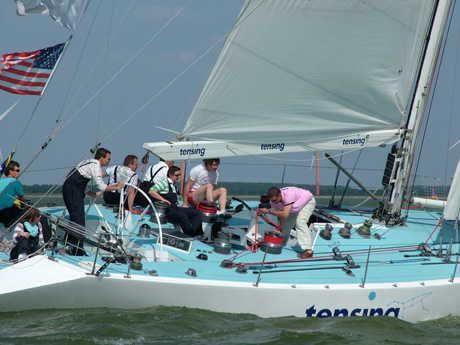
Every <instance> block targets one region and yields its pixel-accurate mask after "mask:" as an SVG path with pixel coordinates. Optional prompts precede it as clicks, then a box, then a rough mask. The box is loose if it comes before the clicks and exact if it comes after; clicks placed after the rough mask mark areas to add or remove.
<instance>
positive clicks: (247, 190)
mask: <svg viewBox="0 0 460 345" xmlns="http://www.w3.org/2000/svg"><path fill="white" fill-rule="evenodd" d="M271 186H277V187H281V186H280V185H279V184H274V183H249V182H219V187H225V188H227V190H228V194H229V195H235V196H237V195H262V194H266V193H267V190H268V189H269V188H270V187H271ZM294 186H296V187H300V188H304V189H308V190H309V191H311V192H312V193H313V194H315V192H316V186H315V185H308V184H297V185H294ZM50 188H52V185H47V184H41V185H39V184H34V185H31V186H27V185H24V193H26V194H31V193H40V194H44V193H46V192H48V191H49V190H50ZM344 189H345V187H343V186H337V188H336V190H335V194H336V195H337V196H339V195H342V194H343V191H344ZM414 192H415V195H419V196H422V195H425V192H426V191H425V189H424V188H423V187H422V186H416V187H415V190H414ZM55 193H61V187H60V186H59V187H58V188H57V189H56V191H55ZM333 193H334V187H333V186H320V194H321V195H332V194H333ZM375 194H376V196H380V195H381V194H382V190H379V191H377V192H376V193H375ZM346 195H349V196H353V195H356V196H361V195H365V193H364V192H363V191H362V190H361V189H359V188H355V187H353V188H352V187H348V188H347V191H346Z"/></svg>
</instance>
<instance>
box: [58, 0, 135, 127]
mask: <svg viewBox="0 0 460 345" xmlns="http://www.w3.org/2000/svg"><path fill="white" fill-rule="evenodd" d="M101 2H102V1H101ZM101 2H100V3H101ZM133 4H134V0H131V4H130V6H129V7H128V9H127V10H126V11H125V13H124V15H123V17H122V18H121V20H120V22H119V23H118V26H117V27H116V29H115V30H114V33H113V34H112V36H111V37H110V39H109V42H110V41H111V40H112V39H113V38H114V36H115V34H116V33H117V32H118V30H119V29H120V27H121V24H122V23H123V22H124V20H125V18H126V16H127V15H128V13H129V11H130V10H131V8H132V6H133ZM96 16H97V13H96V15H95V16H94V19H96ZM91 32H92V27H91V28H90V30H89V33H88V37H89V34H90V33H91ZM85 46H86V45H85ZM106 49H107V44H106V46H105V47H104V49H103V50H102V51H101V53H100V54H99V56H98V57H97V58H96V59H95V61H94V64H93V66H92V68H91V69H90V71H89V72H88V74H87V76H86V78H85V80H84V81H83V83H82V84H81V86H80V88H79V89H78V90H77V92H76V93H75V95H74V97H73V98H72V100H71V102H70V103H69V105H68V106H67V109H66V111H65V112H64V116H65V115H66V114H67V113H68V112H69V110H70V107H71V106H72V104H73V103H74V102H75V100H76V99H77V97H78V96H79V94H80V92H81V90H82V89H83V87H84V86H85V85H86V83H87V81H88V79H89V77H90V76H91V75H92V74H93V72H94V69H95V68H96V65H97V64H98V62H99V60H100V59H101V58H102V56H103V55H104V52H105V50H106ZM83 51H84V50H82V54H83ZM80 60H81V57H80ZM131 61H132V59H131V60H130V61H129V62H128V63H127V64H129V63H130V62H131ZM79 62H80V61H79ZM127 64H126V65H125V66H123V67H122V69H121V70H120V71H118V72H117V73H116V74H115V75H114V76H113V77H112V78H111V79H110V80H109V81H108V82H107V83H106V84H105V85H104V87H103V88H105V87H106V86H107V85H108V84H110V83H111V82H112V81H113V80H114V79H115V78H116V77H117V76H118V74H119V73H120V72H121V71H122V70H123V69H124V68H126V66H127ZM100 92H101V90H99V91H97V92H96V93H95V94H94V95H93V96H92V97H91V98H90V100H89V101H88V102H87V103H85V104H84V105H83V106H82V107H81V108H80V110H79V111H77V112H76V113H75V114H74V115H73V116H72V117H71V118H70V119H69V120H68V121H67V122H66V123H65V124H63V125H62V128H65V127H66V126H67V125H68V124H69V123H70V122H71V121H72V120H73V119H74V118H75V117H76V116H77V115H78V114H80V113H81V112H82V111H83V109H85V108H86V106H87V105H88V104H89V103H91V101H92V100H93V99H94V98H96V97H97V96H98V95H99V93H100Z"/></svg>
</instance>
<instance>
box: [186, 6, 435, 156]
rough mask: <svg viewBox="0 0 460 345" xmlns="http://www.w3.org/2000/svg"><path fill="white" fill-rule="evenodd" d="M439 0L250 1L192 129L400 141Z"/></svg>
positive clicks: (253, 137)
mask: <svg viewBox="0 0 460 345" xmlns="http://www.w3.org/2000/svg"><path fill="white" fill-rule="evenodd" d="M434 3H435V1H423V2H420V1H418V0H408V1H397V0H388V1H380V0H372V1H365V2H363V1H355V0H349V1H343V0H330V1H300V0H287V1H272V0H265V1H263V2H261V1H260V0H258V1H257V0H256V1H247V2H246V4H245V6H244V7H243V10H242V12H241V13H240V16H239V19H238V20H237V22H236V24H235V26H234V30H232V32H231V33H230V35H229V37H228V39H227V41H226V43H225V45H224V47H223V49H222V52H221V54H220V56H219V58H218V60H217V62H216V65H215V67H214V69H213V71H212V73H211V75H210V77H209V79H208V81H207V83H206V85H205V87H204V89H203V92H202V94H201V96H200V98H199V99H198V101H197V103H196V106H195V108H194V109H193V111H192V114H191V116H190V118H189V120H188V122H187V124H186V126H185V128H184V130H183V135H184V136H185V137H189V138H199V139H207V140H220V141H229V142H254V143H264V142H267V140H271V141H276V142H285V143H293V144H295V143H298V144H300V143H305V141H306V140H307V141H308V142H310V140H311V141H315V142H316V143H319V146H328V149H340V150H342V149H346V147H344V142H347V140H351V139H362V138H367V142H366V146H372V145H371V143H374V144H375V146H379V145H382V144H384V143H391V142H394V141H396V140H397V139H398V138H397V137H396V136H397V133H398V131H399V129H400V128H401V126H402V124H403V123H404V114H405V112H406V109H407V107H408V102H409V99H410V93H411V90H412V89H413V85H414V79H415V75H416V72H417V67H418V64H419V60H420V54H421V51H422V47H423V45H424V44H425V37H426V32H427V30H428V27H429V21H430V18H431V14H432V11H433V6H434ZM262 128H263V130H262ZM383 133H385V134H386V135H387V137H385V138H383ZM374 136H375V137H376V138H375V140H373V137H374ZM325 143H327V145H326V144H325ZM312 144H313V143H312ZM307 146H308V147H310V145H309V144H307ZM317 146H318V145H316V146H314V145H313V146H312V147H314V149H318V148H317Z"/></svg>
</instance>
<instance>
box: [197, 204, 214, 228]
mask: <svg viewBox="0 0 460 345" xmlns="http://www.w3.org/2000/svg"><path fill="white" fill-rule="evenodd" d="M197 209H198V211H200V212H201V216H202V218H203V222H207V223H214V222H215V221H216V220H217V218H218V214H217V207H216V204H215V203H214V202H209V201H200V202H199V203H198V206H197Z"/></svg>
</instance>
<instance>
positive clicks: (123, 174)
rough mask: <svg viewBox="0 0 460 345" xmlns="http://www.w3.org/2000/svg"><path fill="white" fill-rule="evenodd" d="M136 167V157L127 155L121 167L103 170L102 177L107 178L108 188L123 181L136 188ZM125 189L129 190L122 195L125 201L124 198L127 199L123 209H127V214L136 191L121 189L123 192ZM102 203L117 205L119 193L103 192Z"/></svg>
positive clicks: (131, 207)
mask: <svg viewBox="0 0 460 345" xmlns="http://www.w3.org/2000/svg"><path fill="white" fill-rule="evenodd" d="M137 167H138V159H137V157H136V156H135V155H127V156H126V157H125V160H124V161H123V165H122V166H120V165H114V166H112V167H110V168H108V169H106V170H103V171H102V177H105V176H108V177H109V181H108V182H107V184H108V185H109V186H112V185H116V184H117V183H118V182H119V181H124V182H125V183H129V184H131V185H134V186H137V179H138V178H137V173H136V170H137ZM126 188H129V190H128V193H126V192H125V193H124V197H125V199H126V196H127V199H128V200H127V202H126V200H125V208H126V209H128V210H129V212H132V211H133V204H134V197H135V196H136V190H135V189H134V188H131V187H126V186H125V188H123V189H124V190H125V189H126ZM104 202H105V203H106V204H108V205H118V204H119V203H120V192H119V191H117V190H113V191H111V192H104Z"/></svg>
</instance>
